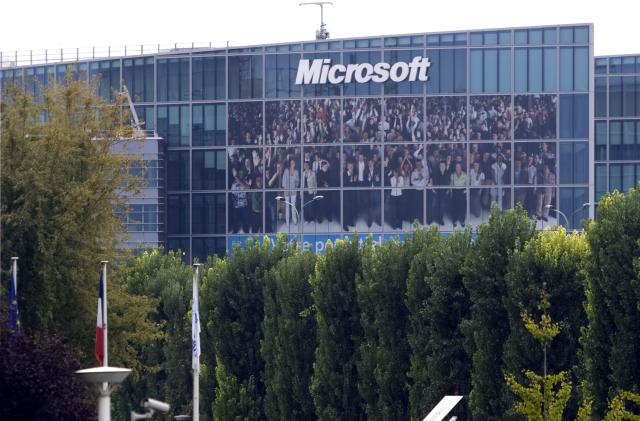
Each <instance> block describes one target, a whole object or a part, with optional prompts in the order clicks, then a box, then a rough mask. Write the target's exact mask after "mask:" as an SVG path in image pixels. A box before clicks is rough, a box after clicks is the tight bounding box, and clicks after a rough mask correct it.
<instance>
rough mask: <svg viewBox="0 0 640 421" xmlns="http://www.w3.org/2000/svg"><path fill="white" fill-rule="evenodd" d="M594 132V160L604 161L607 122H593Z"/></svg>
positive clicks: (605, 155)
mask: <svg viewBox="0 0 640 421" xmlns="http://www.w3.org/2000/svg"><path fill="white" fill-rule="evenodd" d="M595 125H596V127H595V132H596V146H595V152H596V160H597V161H604V160H606V159H607V122H606V121H596V122H595Z"/></svg>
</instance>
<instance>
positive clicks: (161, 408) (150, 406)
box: [131, 398, 171, 421]
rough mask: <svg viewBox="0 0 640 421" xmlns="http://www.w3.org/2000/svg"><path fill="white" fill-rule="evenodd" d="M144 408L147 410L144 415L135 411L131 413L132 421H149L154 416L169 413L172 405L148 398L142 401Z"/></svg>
mask: <svg viewBox="0 0 640 421" xmlns="http://www.w3.org/2000/svg"><path fill="white" fill-rule="evenodd" d="M141 405H142V407H143V408H144V409H145V413H144V414H139V413H137V412H135V411H131V421H137V420H149V419H151V417H153V414H154V413H155V412H156V411H158V412H165V413H166V412H169V410H171V405H169V404H168V403H166V402H162V401H159V400H157V399H151V398H147V399H145V400H143V401H142V403H141Z"/></svg>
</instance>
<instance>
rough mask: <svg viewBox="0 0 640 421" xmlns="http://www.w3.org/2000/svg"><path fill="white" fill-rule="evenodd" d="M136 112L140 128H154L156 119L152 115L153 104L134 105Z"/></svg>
mask: <svg viewBox="0 0 640 421" xmlns="http://www.w3.org/2000/svg"><path fill="white" fill-rule="evenodd" d="M135 109H136V114H138V120H139V121H140V124H141V125H142V130H155V129H156V119H155V116H154V115H153V105H136V106H135Z"/></svg>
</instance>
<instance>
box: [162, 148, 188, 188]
mask: <svg viewBox="0 0 640 421" xmlns="http://www.w3.org/2000/svg"><path fill="white" fill-rule="evenodd" d="M167 158H168V159H167V189H169V190H189V151H169V152H167Z"/></svg>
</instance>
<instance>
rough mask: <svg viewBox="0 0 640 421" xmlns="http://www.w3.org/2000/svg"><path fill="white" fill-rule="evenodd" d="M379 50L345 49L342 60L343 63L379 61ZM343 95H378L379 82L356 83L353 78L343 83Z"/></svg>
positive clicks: (379, 90)
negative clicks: (349, 81) (351, 80)
mask: <svg viewBox="0 0 640 421" xmlns="http://www.w3.org/2000/svg"><path fill="white" fill-rule="evenodd" d="M380 58H381V57H380V52H379V51H377V50H375V51H346V52H344V53H343V61H344V64H345V65H349V64H360V63H371V64H375V63H378V62H379V61H380ZM343 87H344V94H345V95H379V94H380V93H381V91H382V89H381V88H382V86H381V84H380V83H376V82H366V83H358V82H356V81H355V80H354V81H353V82H351V83H345V84H344V85H343Z"/></svg>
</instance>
